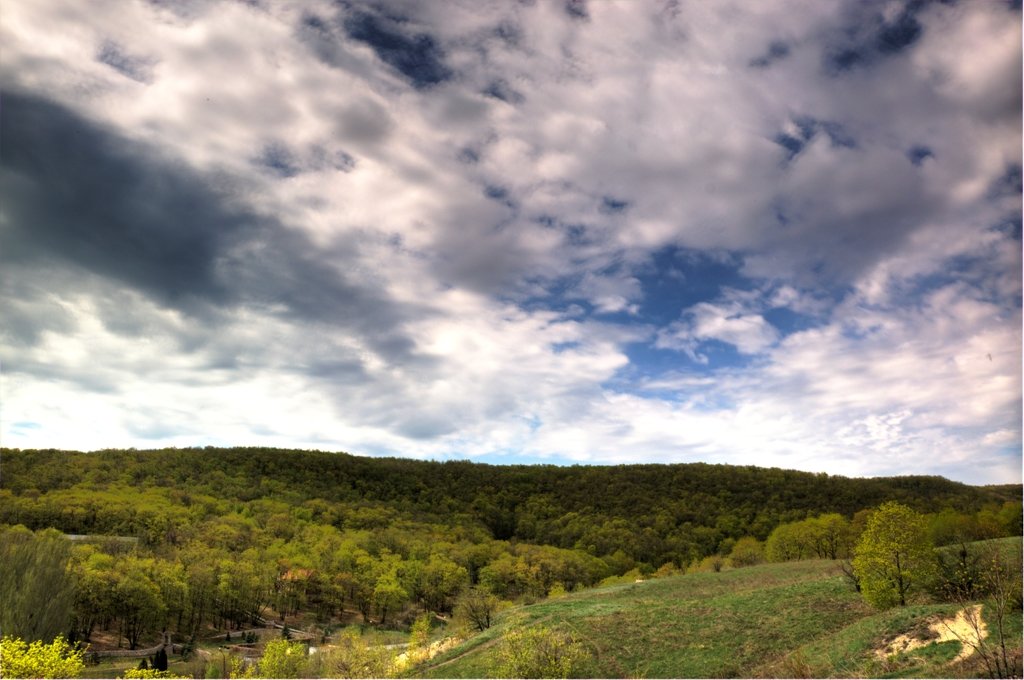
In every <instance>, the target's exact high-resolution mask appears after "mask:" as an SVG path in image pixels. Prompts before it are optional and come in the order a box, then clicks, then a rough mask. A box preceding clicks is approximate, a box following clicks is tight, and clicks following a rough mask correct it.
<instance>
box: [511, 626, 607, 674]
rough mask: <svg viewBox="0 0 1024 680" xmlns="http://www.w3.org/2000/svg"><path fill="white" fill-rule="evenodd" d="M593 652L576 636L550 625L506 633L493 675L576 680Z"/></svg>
mask: <svg viewBox="0 0 1024 680" xmlns="http://www.w3.org/2000/svg"><path fill="white" fill-rule="evenodd" d="M589 657H590V653H589V652H588V651H587V649H586V647H584V645H583V643H582V642H580V641H579V640H578V639H576V638H575V637H574V636H572V635H570V634H567V633H563V632H561V631H558V630H554V629H551V628H548V627H546V626H542V625H541V626H531V627H529V628H525V629H522V630H513V631H510V632H508V633H506V634H505V636H504V637H503V638H502V641H501V644H500V646H499V648H498V653H497V655H496V658H495V662H494V666H493V667H492V670H491V674H492V676H493V677H496V678H573V677H577V676H578V675H580V673H581V670H582V667H583V665H584V663H585V662H586V661H587V660H588V659H589Z"/></svg>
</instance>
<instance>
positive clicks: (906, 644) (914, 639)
mask: <svg viewBox="0 0 1024 680" xmlns="http://www.w3.org/2000/svg"><path fill="white" fill-rule="evenodd" d="M928 630H929V631H930V632H931V633H933V634H934V635H928V637H927V638H926V639H922V638H920V637H918V636H916V635H912V634H909V633H908V634H906V635H900V636H899V637H897V638H896V639H894V640H892V641H891V642H889V643H888V644H887V645H885V646H884V647H882V648H881V649H877V650H875V655H876V656H877V657H878V658H880V659H884V658H886V657H887V656H891V655H893V654H900V653H903V652H909V651H912V650H914V649H918V648H920V647H925V646H927V645H930V644H932V643H938V642H949V641H950V640H956V641H957V642H959V643H961V645H962V646H963V649H961V650H960V653H959V654H957V655H956V658H955V659H953V660H952V661H951V662H950V663H957V662H958V661H963V660H964V659H966V658H967V657H969V656H971V655H972V654H974V652H975V651H976V647H977V645H978V644H979V643H980V642H981V641H982V640H984V639H985V638H986V637H987V636H988V629H987V628H986V627H985V622H984V621H983V620H982V618H981V605H980V604H977V605H974V606H973V607H968V608H966V609H961V610H960V611H958V612H957V613H956V616H952V617H948V618H936V619H934V620H933V621H932V623H931V624H930V625H929V626H928Z"/></svg>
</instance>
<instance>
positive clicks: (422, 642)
mask: <svg viewBox="0 0 1024 680" xmlns="http://www.w3.org/2000/svg"><path fill="white" fill-rule="evenodd" d="M429 643H430V614H426V613H424V614H420V615H419V616H417V617H416V620H415V621H414V622H413V624H412V629H411V630H410V631H409V649H410V650H420V649H423V648H424V647H426V646H427V645H428V644H429Z"/></svg>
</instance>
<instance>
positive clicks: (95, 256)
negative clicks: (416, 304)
mask: <svg viewBox="0 0 1024 680" xmlns="http://www.w3.org/2000/svg"><path fill="white" fill-rule="evenodd" d="M3 104H4V115H3V117H2V119H0V135H2V137H3V140H4V146H3V183H2V186H0V199H2V200H0V202H2V203H3V205H4V207H5V211H6V212H7V215H8V220H7V223H6V225H5V226H4V230H5V231H4V239H3V241H4V248H3V249H2V252H0V262H2V263H3V264H4V265H5V267H16V268H17V269H19V270H20V271H21V272H23V273H25V274H26V275H27V276H32V275H33V274H32V273H33V272H43V271H45V270H46V269H48V268H50V267H56V268H61V267H64V268H67V267H68V266H69V265H70V266H71V267H73V268H77V269H78V270H79V271H80V272H82V273H83V275H85V274H88V275H97V276H99V277H102V278H105V279H109V280H112V281H116V282H118V283H120V284H122V285H124V286H127V287H128V288H130V289H135V290H138V291H139V292H141V293H143V294H144V295H146V296H147V297H149V298H151V299H153V300H155V301H156V302H158V303H159V304H161V305H165V306H169V307H172V308H176V309H179V310H182V311H184V312H186V313H189V314H195V313H198V312H199V311H200V310H202V309H203V308H208V307H213V308H221V309H232V308H235V307H239V306H243V305H244V306H255V307H258V308H268V309H271V310H273V312H274V313H276V314H278V315H280V316H284V317H287V318H291V319H294V320H297V321H299V322H305V321H316V322H320V323H327V324H331V325H333V326H341V327H344V328H346V329H348V330H350V331H352V332H354V333H356V334H358V335H361V336H362V337H363V338H364V339H366V340H368V341H369V342H370V344H371V345H372V346H373V348H374V349H375V350H377V351H378V352H380V353H381V354H383V355H385V356H388V357H389V358H393V359H395V360H401V359H403V358H404V359H408V358H410V355H411V352H412V348H413V344H412V342H411V341H410V340H409V339H408V338H405V337H404V336H402V334H401V333H399V332H398V331H397V330H396V328H397V326H398V325H399V324H400V323H401V322H402V320H403V318H404V315H405V314H407V313H408V311H407V310H404V309H403V310H400V309H399V308H397V307H396V306H395V305H393V304H392V303H391V302H390V301H389V300H388V299H386V298H385V297H383V296H382V294H381V293H379V292H378V291H377V290H376V289H375V288H374V287H373V284H372V282H362V283H360V284H355V283H353V282H352V281H350V280H349V279H348V278H346V277H345V276H344V275H343V274H342V273H340V272H341V271H342V268H343V267H344V265H345V264H346V263H350V262H352V261H354V259H355V258H357V257H358V251H359V244H358V243H354V242H344V243H337V244H335V245H333V246H329V247H327V248H323V247H321V246H315V245H314V244H313V243H311V241H310V240H309V238H308V237H307V236H305V235H304V234H302V233H300V232H297V231H294V230H290V229H288V228H286V227H285V226H284V225H282V224H279V223H277V222H276V221H274V220H272V219H269V218H267V217H261V216H257V215H255V214H253V213H250V212H247V211H245V210H242V209H238V208H234V207H231V206H230V205H229V201H228V199H227V198H226V197H225V196H223V195H221V194H219V193H217V192H216V191H214V190H213V189H211V188H210V185H209V182H208V178H206V177H203V176H200V175H197V174H195V173H193V172H191V171H190V170H189V168H187V167H185V166H183V165H181V164H177V163H174V162H172V161H170V160H168V159H166V158H162V157H159V156H158V155H156V154H155V153H154V152H152V151H151V150H150V149H148V148H146V147H143V146H142V145H139V144H136V143H132V142H129V141H126V140H124V139H122V138H120V137H119V136H117V135H115V134H113V133H111V132H109V131H107V130H105V129H103V128H100V127H98V126H96V125H95V124H93V123H90V122H88V121H86V120H84V119H82V118H80V117H79V116H77V115H75V114H74V113H72V112H70V111H68V110H67V109H65V108H63V107H61V106H59V105H57V104H54V103H52V102H49V101H46V100H44V99H40V98H38V97H35V96H31V95H26V94H22V93H16V92H8V93H4V97H3ZM45 285H46V284H45V283H42V284H40V283H38V282H37V287H45ZM37 292H38V291H37ZM19 325H20V326H21V327H22V328H21V330H19V333H20V334H21V335H22V336H25V337H31V335H32V332H33V331H32V329H31V328H29V327H28V322H27V320H26V322H25V323H22V324H19Z"/></svg>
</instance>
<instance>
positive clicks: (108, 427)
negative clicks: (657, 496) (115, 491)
mask: <svg viewBox="0 0 1024 680" xmlns="http://www.w3.org/2000/svg"><path fill="white" fill-rule="evenodd" d="M0 39H2V40H3V41H4V45H5V59H4V62H3V64H0V87H2V89H3V95H4V115H3V117H2V118H0V125H2V126H3V129H2V130H0V132H2V134H3V139H4V165H3V169H2V172H3V180H4V181H3V183H2V184H0V187H2V188H0V191H3V192H4V193H3V196H2V199H3V200H2V208H0V211H2V212H0V230H2V232H0V236H2V238H3V242H4V248H3V250H2V251H0V257H2V258H4V261H3V264H4V267H3V271H2V272H0V286H2V290H3V299H2V305H3V309H2V311H0V314H3V317H4V319H5V324H4V328H3V331H2V335H0V338H2V348H3V352H4V355H5V361H4V373H3V376H2V379H3V390H4V396H5V408H4V413H3V414H2V418H3V421H2V423H3V436H4V439H5V443H6V444H10V445H45V446H49V445H64V446H72V447H86V448H87V447H89V446H95V447H104V446H115V445H122V446H128V445H146V444H147V443H149V444H154V445H155V444H179V445H184V444H191V443H203V444H205V443H213V444H217V443H222V444H241V443H272V444H275V445H281V446H315V447H318V448H339V449H346V450H351V451H354V452H365V453H387V454H398V455H416V456H434V457H450V456H472V457H485V456H490V457H492V458H491V459H495V458H494V457H498V456H503V458H500V460H515V459H516V456H523V457H530V458H531V459H538V458H542V459H546V460H554V461H566V460H573V461H600V462H629V461H636V460H658V461H669V460H697V459H699V460H713V461H722V462H743V463H746V462H749V463H758V464H776V465H780V466H783V467H799V468H802V469H814V470H821V469H826V470H829V471H839V472H846V473H849V474H882V473H886V474H888V473H906V472H928V471H936V470H941V471H942V473H946V474H951V475H954V476H957V477H959V478H965V479H966V478H970V479H974V480H989V481H998V480H1003V479H1016V478H1019V444H1020V423H1019V411H1020V406H1019V403H1020V384H1019V383H1020V380H1019V375H1020V370H1019V348H1020V333H1019V326H1020V313H1019V307H1020V302H1019V301H1020V294H1021V283H1020V267H1021V265H1020V226H1019V225H1020V209H1021V207H1020V206H1021V194H1020V167H1021V159H1020V145H1021V134H1020V121H1021V112H1020V97H1021V94H1020V81H1021V77H1020V40H1021V39H1020V21H1019V12H1016V11H1014V10H1012V9H1008V8H1007V7H1006V6H1005V5H1004V4H998V3H960V4H955V5H946V4H943V3H931V4H922V3H914V2H910V3H899V2H896V3H889V4H886V5H884V6H883V5H874V4H872V5H864V6H861V5H857V4H852V3H846V4H842V3H840V4H836V3H818V2H806V3H799V2H798V3H795V4H791V5H787V6H786V7H784V8H781V7H779V6H777V5H773V4H770V3H765V4H755V5H751V4H750V3H715V4H690V5H678V4H675V3H669V4H666V5H664V6H661V5H642V4H635V3H629V2H600V3H558V2H545V3H532V4H531V3H513V4H501V3H499V4H497V5H479V4H474V3H449V4H445V5H436V4H433V3H405V2H376V3H360V2H353V3H342V4H339V3H331V2H326V1H324V2H312V3H305V4H303V5H302V6H301V7H299V6H293V5H289V4H286V3H228V2H221V3H189V4H181V3H175V4H173V5H166V4H161V3H147V2H129V3H125V4H123V5H119V6H118V7H117V8H113V7H102V6H98V7H90V8H88V9H85V8H82V7H73V6H70V5H67V4H62V3H49V2H43V1H40V2H33V3H22V4H18V5H16V6H11V7H8V8H6V9H5V12H4V15H3V16H2V17H0ZM1015 352H1016V355H1018V360H1014V356H1015V354H1014V353H1015ZM989 356H991V357H992V358H991V359H989V358H988V357H989ZM979 357H981V358H979ZM953 395H956V397H957V399H956V400H954V399H953ZM24 423H35V424H36V425H37V426H33V427H25V426H24V425H23V424H24ZM1014 446H1016V447H1017V449H1016V450H1014V448H1013V447H1014ZM936 450H941V451H943V452H945V453H944V455H945V457H946V460H945V461H941V462H940V461H937V460H936V456H935V455H934V452H935V451H936ZM1014 465H1016V467H1017V468H1018V469H1017V470H1016V471H1014V470H1013V468H1014Z"/></svg>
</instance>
